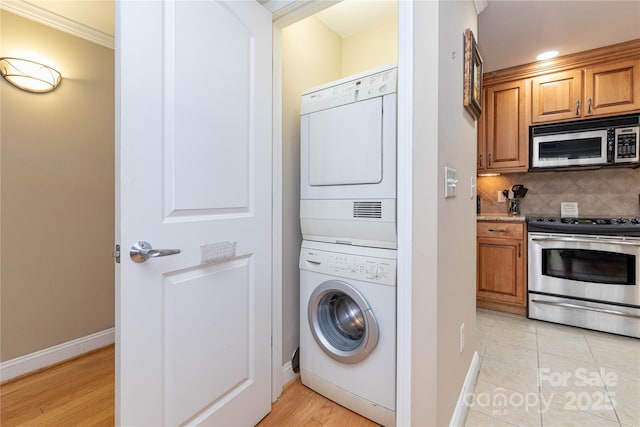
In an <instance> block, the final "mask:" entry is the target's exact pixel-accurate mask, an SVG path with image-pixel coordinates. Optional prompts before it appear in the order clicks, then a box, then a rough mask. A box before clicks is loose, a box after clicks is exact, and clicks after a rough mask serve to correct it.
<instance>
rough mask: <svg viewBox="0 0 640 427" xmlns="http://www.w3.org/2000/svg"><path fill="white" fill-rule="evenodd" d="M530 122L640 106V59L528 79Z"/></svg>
mask: <svg viewBox="0 0 640 427" xmlns="http://www.w3.org/2000/svg"><path fill="white" fill-rule="evenodd" d="M531 85H532V87H531V121H532V122H533V123H542V122H555V121H561V120H570V119H581V118H587V117H597V116H602V115H612V114H625V113H631V112H634V111H638V110H640V60H637V59H636V60H627V61H620V62H613V63H604V64H600V65H594V66H591V67H586V68H584V69H582V68H580V69H574V70H568V71H562V72H558V73H551V74H545V75H542V76H539V77H536V78H534V79H532V82H531Z"/></svg>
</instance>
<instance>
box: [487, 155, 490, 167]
mask: <svg viewBox="0 0 640 427" xmlns="http://www.w3.org/2000/svg"><path fill="white" fill-rule="evenodd" d="M487 166H491V153H489V156H488V159H487Z"/></svg>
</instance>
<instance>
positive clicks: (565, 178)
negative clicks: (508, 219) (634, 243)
mask: <svg viewBox="0 0 640 427" xmlns="http://www.w3.org/2000/svg"><path fill="white" fill-rule="evenodd" d="M515 184H524V186H525V187H527V188H528V189H529V191H528V192H527V195H526V196H525V198H524V199H522V200H521V203H520V212H521V213H522V214H523V215H548V216H560V203H561V202H577V203H578V212H579V216H581V217H585V216H603V217H614V216H625V217H630V216H635V217H639V216H640V201H639V197H640V168H638V169H599V170H589V171H559V172H532V173H520V174H508V175H500V176H490V177H489V176H487V177H478V195H479V196H480V204H481V208H480V212H482V213H506V212H507V209H508V207H509V203H499V202H498V195H497V193H498V192H499V191H502V190H504V189H510V188H511V187H513V186H514V185H515Z"/></svg>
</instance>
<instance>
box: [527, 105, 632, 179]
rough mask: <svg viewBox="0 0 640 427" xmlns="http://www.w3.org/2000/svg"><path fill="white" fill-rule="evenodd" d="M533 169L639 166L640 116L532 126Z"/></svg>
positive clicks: (530, 149)
mask: <svg viewBox="0 0 640 427" xmlns="http://www.w3.org/2000/svg"><path fill="white" fill-rule="evenodd" d="M529 141H530V146H529V155H530V156H531V157H530V162H529V165H530V167H529V169H530V170H543V169H552V168H553V169H560V168H579V167H599V166H613V165H618V166H622V165H626V166H639V165H640V157H639V154H640V150H639V149H638V144H639V141H640V114H633V115H627V116H618V117H606V118H599V119H590V120H582V121H577V122H567V123H556V124H546V125H539V126H531V128H530V138H529Z"/></svg>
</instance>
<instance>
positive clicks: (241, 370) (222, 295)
mask: <svg viewBox="0 0 640 427" xmlns="http://www.w3.org/2000/svg"><path fill="white" fill-rule="evenodd" d="M116 28H117V30H116V31H117V36H116V40H117V46H116V55H117V56H116V58H117V59H116V68H117V70H116V73H117V74H116V75H117V89H116V92H117V94H116V96H117V107H116V108H117V111H116V117H117V119H116V122H117V129H118V130H117V135H118V136H117V139H118V141H117V154H116V155H117V164H118V168H119V169H118V171H117V192H116V194H117V196H116V197H117V199H118V200H117V204H116V209H117V213H116V216H117V224H116V227H117V242H118V243H120V245H121V248H122V249H121V251H122V256H121V264H119V266H118V267H117V272H116V273H117V277H118V280H117V284H116V300H117V301H116V305H117V312H116V331H117V336H116V354H117V356H116V357H117V359H116V376H117V378H116V390H117V391H116V421H117V423H118V424H119V425H123V426H140V425H153V426H163V425H178V424H189V425H197V424H203V425H251V424H254V423H256V422H257V421H258V420H260V419H261V418H262V417H263V416H264V415H265V414H267V412H268V411H269V410H270V403H271V394H270V393H271V388H270V387H271V384H270V381H271V378H270V372H271V344H270V340H271V279H270V277H271V251H270V248H271V147H272V145H271V105H272V102H271V84H272V78H271V64H272V48H271V37H272V33H271V15H270V14H269V13H268V12H267V11H266V10H265V9H263V8H262V7H261V6H260V5H259V4H258V3H257V2H253V1H228V2H224V1H212V0H206V1H202V0H200V1H129V0H127V1H119V2H116ZM138 241H147V242H149V243H150V244H151V245H152V246H153V248H154V249H174V248H175V249H180V250H181V252H180V253H179V254H177V255H171V256H165V257H155V258H150V259H148V260H147V261H145V262H142V263H135V262H133V261H132V259H131V258H130V256H129V248H130V247H131V246H132V245H133V244H134V243H136V242H138ZM203 245H205V246H203ZM152 254H153V252H152Z"/></svg>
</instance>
